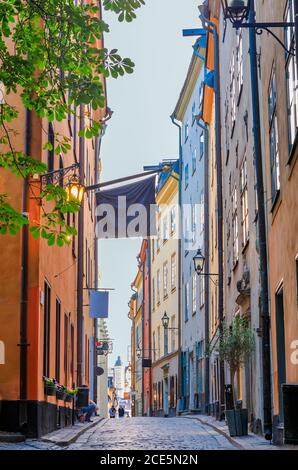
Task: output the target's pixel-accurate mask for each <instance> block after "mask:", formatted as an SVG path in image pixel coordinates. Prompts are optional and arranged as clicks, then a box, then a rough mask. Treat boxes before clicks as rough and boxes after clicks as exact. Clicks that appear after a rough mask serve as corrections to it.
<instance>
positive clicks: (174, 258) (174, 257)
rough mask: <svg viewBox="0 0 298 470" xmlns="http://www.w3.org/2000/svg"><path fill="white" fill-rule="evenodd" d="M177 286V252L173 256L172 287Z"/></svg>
mask: <svg viewBox="0 0 298 470" xmlns="http://www.w3.org/2000/svg"><path fill="white" fill-rule="evenodd" d="M175 288H176V253H175V254H174V255H172V256H171V289H172V290H173V289H175Z"/></svg>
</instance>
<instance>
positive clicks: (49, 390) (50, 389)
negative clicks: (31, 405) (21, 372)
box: [43, 377, 57, 397]
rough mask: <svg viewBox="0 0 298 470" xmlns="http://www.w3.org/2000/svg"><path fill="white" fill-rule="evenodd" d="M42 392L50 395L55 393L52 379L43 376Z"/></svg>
mask: <svg viewBox="0 0 298 470" xmlns="http://www.w3.org/2000/svg"><path fill="white" fill-rule="evenodd" d="M43 380H44V393H45V394H46V395H49V396H51V397H54V396H55V395H56V389H57V387H56V384H55V380H54V379H49V378H48V377H44V378H43Z"/></svg>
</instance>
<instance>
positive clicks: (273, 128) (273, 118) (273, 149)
mask: <svg viewBox="0 0 298 470" xmlns="http://www.w3.org/2000/svg"><path fill="white" fill-rule="evenodd" d="M276 96H277V95H276V76H275V70H273V71H272V76H271V80H270V85H269V92H268V111H269V141H270V173H271V197H272V202H274V200H275V198H276V197H277V195H278V191H279V189H280V179H279V149H278V147H279V142H278V125H277V106H276V105H277V102H276Z"/></svg>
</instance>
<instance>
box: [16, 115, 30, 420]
mask: <svg viewBox="0 0 298 470" xmlns="http://www.w3.org/2000/svg"><path fill="white" fill-rule="evenodd" d="M31 127H32V123H31V111H29V110H28V109H27V110H26V133H25V154H26V155H30V148H31ZM22 213H23V215H26V214H27V213H28V178H25V179H24V182H23V195H22ZM21 239H22V252H21V302H20V343H19V345H18V346H19V347H20V390H19V392H20V400H21V404H20V410H19V424H20V426H21V427H22V426H23V424H24V423H26V421H27V408H26V403H25V400H27V347H28V346H29V345H28V337H27V333H28V332H27V326H28V249H29V247H28V225H23V227H22V235H21Z"/></svg>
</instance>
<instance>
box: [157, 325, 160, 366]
mask: <svg viewBox="0 0 298 470" xmlns="http://www.w3.org/2000/svg"><path fill="white" fill-rule="evenodd" d="M157 357H158V358H160V326H158V327H157Z"/></svg>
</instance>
